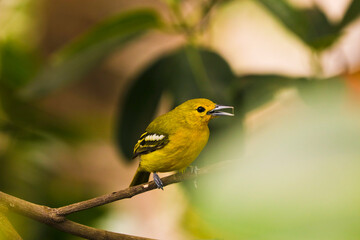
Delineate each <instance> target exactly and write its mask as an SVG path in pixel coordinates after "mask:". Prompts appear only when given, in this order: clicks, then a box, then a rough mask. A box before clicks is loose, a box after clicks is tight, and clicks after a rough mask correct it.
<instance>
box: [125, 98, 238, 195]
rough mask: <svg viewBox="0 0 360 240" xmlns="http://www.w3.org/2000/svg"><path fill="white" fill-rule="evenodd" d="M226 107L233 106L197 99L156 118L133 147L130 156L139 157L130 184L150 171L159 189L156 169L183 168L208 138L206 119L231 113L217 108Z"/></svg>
mask: <svg viewBox="0 0 360 240" xmlns="http://www.w3.org/2000/svg"><path fill="white" fill-rule="evenodd" d="M229 108H231V109H234V108H233V107H231V106H222V105H216V104H215V103H213V102H212V101H210V100H208V99H204V98H197V99H192V100H188V101H186V102H184V103H183V104H181V105H179V106H178V107H176V108H175V109H173V110H171V111H170V112H168V113H166V114H164V115H162V116H159V117H157V118H156V119H155V120H154V121H152V122H151V123H150V124H149V126H148V127H147V128H146V131H145V132H144V133H143V134H142V135H141V136H140V139H139V140H138V142H137V143H136V145H135V147H134V155H133V158H136V157H138V156H139V157H140V163H139V167H138V169H137V171H136V174H135V176H134V179H133V180H132V182H131V184H130V186H135V185H138V184H142V183H145V182H147V181H148V180H149V176H150V173H151V172H152V173H153V178H154V182H155V183H156V185H157V187H158V188H161V189H163V183H162V182H161V180H160V177H159V176H158V175H157V172H170V171H185V169H186V168H187V167H188V166H189V165H190V164H191V163H192V162H193V161H194V160H195V159H196V158H197V156H198V155H199V154H200V152H201V151H202V149H203V148H204V147H205V145H206V143H207V141H208V139H209V134H210V132H209V127H208V123H209V121H210V119H212V118H214V117H216V116H234V114H233V113H227V112H221V111H220V110H222V109H229Z"/></svg>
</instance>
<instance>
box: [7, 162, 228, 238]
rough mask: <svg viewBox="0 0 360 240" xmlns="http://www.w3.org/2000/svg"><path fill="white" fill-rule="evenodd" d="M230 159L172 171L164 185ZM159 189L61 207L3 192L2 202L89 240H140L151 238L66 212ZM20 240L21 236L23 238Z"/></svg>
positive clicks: (144, 187)
mask: <svg viewBox="0 0 360 240" xmlns="http://www.w3.org/2000/svg"><path fill="white" fill-rule="evenodd" d="M227 163H228V162H221V163H217V164H213V165H211V166H208V167H205V168H202V169H200V170H199V171H198V172H197V173H191V172H186V173H184V174H180V173H177V174H173V175H170V176H167V177H164V178H162V179H161V180H162V182H163V184H164V186H167V185H170V184H173V183H178V182H182V181H184V180H190V179H194V178H196V177H197V176H200V175H204V174H206V173H208V172H211V171H213V170H216V169H219V168H221V167H224V165H225V164H226V165H227ZM153 189H156V185H155V183H154V182H149V183H146V184H142V185H138V186H134V187H129V188H126V189H124V190H120V191H117V192H113V193H110V194H106V195H103V196H100V197H96V198H92V199H89V200H86V201H82V202H78V203H74V204H71V205H67V206H64V207H60V208H50V207H48V206H42V205H38V204H34V203H31V202H28V201H25V200H22V199H20V198H16V197H14V196H11V195H9V194H6V193H4V192H1V191H0V203H2V204H4V205H5V206H6V207H7V208H8V209H9V210H12V211H14V212H17V213H19V214H21V215H24V216H27V217H29V218H32V219H35V220H37V221H39V222H42V223H45V224H47V225H50V226H53V227H54V228H57V229H59V230H61V231H63V232H67V233H70V234H73V235H76V236H80V237H83V238H86V239H97V240H115V239H130V240H140V239H142V240H143V239H149V238H143V237H137V236H131V235H126V234H121V233H115V232H109V231H105V230H102V229H96V228H92V227H88V226H85V225H82V224H79V223H76V222H73V221H70V220H68V219H66V218H65V216H66V215H69V214H71V213H75V212H79V211H82V210H86V209H89V208H93V207H97V206H101V205H105V204H108V203H111V202H114V201H117V200H121V199H125V198H131V197H133V196H135V195H138V194H141V193H144V192H147V191H150V190H153ZM20 239H21V238H20Z"/></svg>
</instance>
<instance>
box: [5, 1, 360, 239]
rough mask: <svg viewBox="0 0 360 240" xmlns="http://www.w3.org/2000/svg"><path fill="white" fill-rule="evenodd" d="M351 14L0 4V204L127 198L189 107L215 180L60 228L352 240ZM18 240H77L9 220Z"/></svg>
mask: <svg viewBox="0 0 360 240" xmlns="http://www.w3.org/2000/svg"><path fill="white" fill-rule="evenodd" d="M359 16H360V1H358V0H353V1H351V0H291V1H285V0H223V1H221V0H202V1H188V0H183V1H180V0H163V1H161V0H148V1H143V0H133V1H125V0H111V1H110V0H107V1H105V0H103V1H96V0H86V1H84V0H52V1H35V0H1V1H0V190H1V191H4V192H6V193H9V194H12V195H14V196H17V197H20V198H23V199H26V200H28V201H32V202H35V203H38V204H44V205H48V206H51V207H59V206H63V205H66V204H70V203H73V202H76V201H81V200H85V199H88V198H91V197H95V196H98V195H101V194H106V193H109V192H112V191H116V190H120V189H123V188H126V187H127V186H128V185H129V183H130V182H131V179H132V176H133V174H134V172H135V169H136V167H137V164H138V163H137V162H134V161H131V160H130V156H131V151H132V147H133V145H134V144H135V142H136V139H137V138H138V136H139V135H140V134H141V132H142V131H143V130H144V129H145V127H146V125H147V124H148V123H149V122H150V121H151V120H152V119H153V118H154V117H155V116H157V115H159V114H162V113H164V112H166V111H168V110H169V109H171V108H173V107H174V106H176V105H177V104H179V103H181V102H183V101H185V100H187V99H191V98H196V97H206V98H209V99H212V100H213V101H215V102H217V103H220V104H225V105H233V106H235V115H236V116H235V117H234V118H218V119H216V120H213V122H212V123H211V125H210V128H211V138H210V141H209V144H208V146H207V147H206V148H205V150H204V151H203V153H202V154H201V155H200V157H199V158H198V159H197V160H196V165H198V166H200V167H201V166H204V165H209V164H212V163H214V162H219V161H225V160H226V161H231V165H230V167H228V168H225V169H224V170H223V171H219V172H216V173H214V174H210V175H208V176H206V177H202V178H199V179H198V180H197V185H198V188H195V187H194V183H193V182H187V183H182V184H176V185H171V186H169V187H166V188H165V191H164V192H163V191H151V192H148V193H145V194H142V195H139V196H136V197H134V198H132V199H129V200H122V201H119V202H115V203H112V204H109V205H107V206H102V207H98V208H95V209H90V210H87V211H84V212H81V213H77V214H74V215H71V216H69V217H70V219H72V220H75V221H78V222H80V223H83V224H86V225H89V226H93V227H98V228H103V229H106V230H111V231H116V232H121V233H126V234H134V235H138V236H144V237H150V238H158V239H176V240H177V239H254V240H255V239H256V240H258V239H277V240H279V239H286V240H289V239H316V240H320V239H326V240H330V239H339V240H340V239H341V240H343V239H359V236H360V228H359V226H360V190H359V189H360V185H359V182H360V181H359V180H360V175H359V170H360V161H359V160H360V152H359V149H360V114H359V107H360V19H359ZM9 218H10V220H11V222H12V223H13V225H14V227H15V228H16V229H17V230H18V232H19V234H20V235H21V236H22V237H23V238H24V239H30V240H31V239H34V240H35V239H79V238H77V237H74V236H71V235H69V234H65V233H62V232H59V231H57V230H54V229H52V228H50V227H47V226H45V225H43V224H40V223H37V222H35V221H33V220H29V219H27V218H25V217H22V216H18V215H16V214H10V216H9Z"/></svg>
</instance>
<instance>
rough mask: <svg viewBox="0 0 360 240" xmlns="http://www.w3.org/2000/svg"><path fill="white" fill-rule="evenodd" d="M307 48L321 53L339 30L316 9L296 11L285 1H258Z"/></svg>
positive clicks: (333, 40)
mask: <svg viewBox="0 0 360 240" xmlns="http://www.w3.org/2000/svg"><path fill="white" fill-rule="evenodd" d="M258 1H259V2H260V3H261V4H262V5H263V6H265V7H266V8H267V9H268V10H269V11H270V12H271V13H272V14H273V15H274V16H276V17H277V18H278V19H279V20H280V22H281V23H282V24H283V25H284V26H285V27H286V28H287V29H288V30H289V31H291V32H293V33H294V34H295V35H297V36H298V37H299V38H300V39H301V40H302V41H303V42H304V43H306V44H307V45H308V46H309V47H311V48H313V49H315V50H317V51H321V50H323V49H325V48H327V47H329V46H331V45H332V44H333V43H334V42H335V41H336V40H337V39H338V38H339V36H340V31H341V29H340V28H339V27H338V26H337V25H334V24H332V23H330V22H329V20H328V19H327V17H326V16H325V14H324V13H323V12H322V11H321V10H320V9H319V8H318V7H314V8H312V9H297V8H295V7H293V6H292V5H290V4H289V3H288V2H287V1H285V0H258Z"/></svg>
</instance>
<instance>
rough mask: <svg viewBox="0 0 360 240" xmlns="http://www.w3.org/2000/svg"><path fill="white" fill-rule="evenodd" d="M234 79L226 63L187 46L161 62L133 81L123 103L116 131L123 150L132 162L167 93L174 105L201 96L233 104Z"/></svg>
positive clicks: (214, 56)
mask: <svg viewBox="0 0 360 240" xmlns="http://www.w3.org/2000/svg"><path fill="white" fill-rule="evenodd" d="M234 79H235V77H234V75H233V73H232V71H231V69H230V67H229V65H228V64H227V62H226V61H225V60H224V59H222V58H221V57H220V56H219V55H217V54H216V53H214V52H210V51H207V50H201V49H195V48H193V47H186V48H182V49H180V50H178V51H176V52H174V53H171V54H169V55H167V56H164V57H162V58H160V59H158V60H157V61H156V62H155V63H153V64H152V65H151V66H149V67H148V68H147V69H146V70H145V71H144V72H143V73H141V74H140V75H139V76H138V77H137V78H136V79H134V82H133V85H132V86H131V88H130V89H129V91H128V94H127V96H126V98H125V100H124V104H123V107H122V108H121V112H119V118H118V129H117V132H116V134H117V139H118V142H119V147H120V149H121V150H122V152H123V153H124V154H125V156H126V157H128V159H129V160H130V158H131V156H132V150H133V147H134V145H135V143H136V142H137V139H138V138H139V136H140V135H141V134H142V133H143V131H144V130H145V128H146V126H147V125H148V124H149V123H150V122H151V120H152V119H153V118H154V114H155V111H156V109H157V106H158V103H159V100H160V97H161V95H162V94H163V93H164V92H168V93H170V94H171V95H172V96H173V99H174V105H178V104H181V103H183V102H185V101H186V100H189V99H192V98H199V97H205V98H209V99H212V100H213V101H215V102H219V103H223V104H231V102H228V99H229V98H230V96H229V95H230V90H231V84H232V82H233V80H234ZM209 89H211V90H209ZM225 101H226V102H225Z"/></svg>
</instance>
